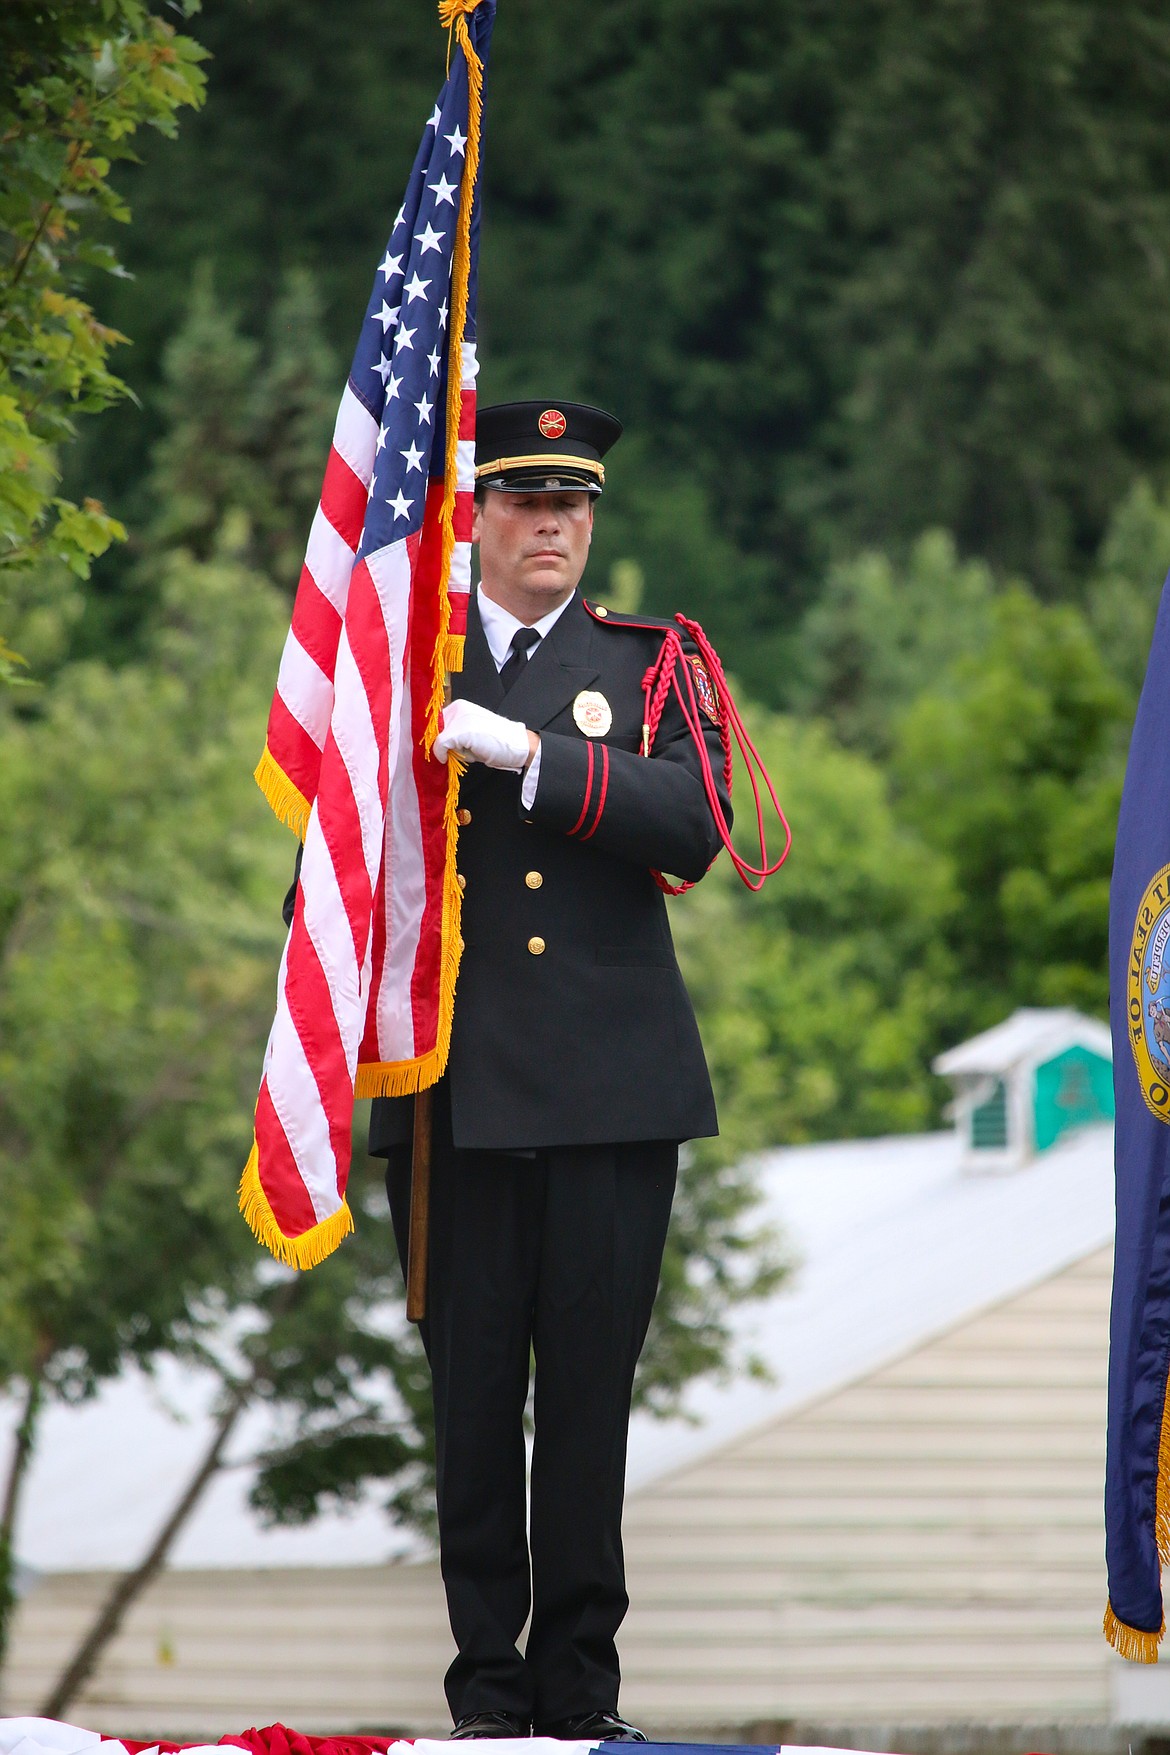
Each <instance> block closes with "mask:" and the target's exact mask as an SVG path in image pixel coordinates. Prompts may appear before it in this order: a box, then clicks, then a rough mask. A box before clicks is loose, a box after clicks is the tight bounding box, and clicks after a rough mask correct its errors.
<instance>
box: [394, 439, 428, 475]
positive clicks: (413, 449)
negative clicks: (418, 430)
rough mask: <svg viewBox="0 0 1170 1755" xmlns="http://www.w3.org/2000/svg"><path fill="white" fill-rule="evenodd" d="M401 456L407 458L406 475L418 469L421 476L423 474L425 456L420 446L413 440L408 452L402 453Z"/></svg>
mask: <svg viewBox="0 0 1170 1755" xmlns="http://www.w3.org/2000/svg"><path fill="white" fill-rule="evenodd" d="M399 455H400V456H402V457H405V458H406V473H407V475H409V474H410V472H411V470H412V469H417V470H418V472H419V474H420V475H421V474H422V459H423V454H422V452H421V451H420V450H419V448H418V446H417V445H416V444H415V443H414V441H413V439H412V440H411V442H410V447H409V449H408V450H406V451H402V452H400V453H399Z"/></svg>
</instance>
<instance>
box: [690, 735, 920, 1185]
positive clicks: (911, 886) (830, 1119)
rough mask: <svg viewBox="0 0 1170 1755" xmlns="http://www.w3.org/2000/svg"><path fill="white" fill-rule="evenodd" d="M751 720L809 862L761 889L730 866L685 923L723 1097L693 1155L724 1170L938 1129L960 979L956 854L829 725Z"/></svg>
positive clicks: (710, 883) (799, 859)
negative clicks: (774, 1154)
mask: <svg viewBox="0 0 1170 1755" xmlns="http://www.w3.org/2000/svg"><path fill="white" fill-rule="evenodd" d="M749 723H750V728H751V730H752V734H753V736H754V737H755V739H756V742H757V745H758V747H759V749H760V751H761V754H762V755H763V757H764V760H765V762H766V764H767V766H768V768H769V770H770V772H771V774H772V776H773V778H774V780H775V782H776V785H777V789H778V791H779V795H780V798H781V800H782V802H783V804H784V806H785V810H786V812H787V814H788V816H789V819H790V821H791V824H792V832H793V848H792V853H791V855H790V857H789V859H788V861H787V863H786V864H785V866H784V867H783V868H782V870H781V872H780V874H779V876H778V877H777V878H775V879H773V880H772V881H771V882H770V883H769V884H768V885H767V886H766V888H765V889H764V890H763V891H762V892H761V893H760V894H759V895H751V894H749V893H748V892H747V891H745V890H744V889H743V888H742V886H741V885H740V884H739V882H738V880H737V879H736V878H735V876H734V873H733V872H732V871H731V868H730V866H729V865H728V864H727V862H726V861H721V862H720V863H719V864H718V865H716V867H715V869H714V871H712V873H711V874H710V876H709V877H708V878H707V879H706V880H705V882H704V884H703V885H702V887H701V888H700V889H699V890H698V891H696V892H695V894H694V895H693V896H688V897H687V898H685V900H684V901H683V902H681V903H679V904H676V906H675V911H674V916H673V926H674V931H675V936H676V941H677V943H678V945H679V951H680V957H681V960H682V965H683V970H684V973H685V975H686V979H687V983H688V986H689V987H690V989H691V992H692V994H693V995H694V997H695V1002H696V1007H697V1010H698V1013H699V1018H700V1023H701V1027H702V1031H703V1039H704V1043H705V1046H706V1049H707V1054H708V1058H709V1060H710V1062H711V1066H712V1072H713V1075H714V1079H715V1086H716V1094H717V1097H718V1100H719V1114H720V1126H721V1130H722V1131H721V1135H720V1138H719V1140H718V1141H712V1142H700V1143H699V1144H698V1145H697V1146H696V1147H695V1148H694V1152H695V1161H696V1163H697V1164H698V1165H699V1166H700V1167H701V1169H703V1170H704V1171H708V1172H709V1171H711V1170H713V1169H716V1168H717V1167H718V1166H719V1165H723V1164H729V1163H730V1164H735V1163H737V1162H739V1160H740V1159H741V1158H742V1157H743V1155H744V1154H745V1153H750V1152H753V1151H759V1150H761V1149H763V1148H764V1147H767V1146H774V1145H776V1144H788V1143H792V1142H795V1141H801V1140H809V1139H839V1138H842V1137H849V1136H852V1135H865V1134H880V1133H890V1132H903V1131H913V1130H915V1129H917V1128H921V1127H924V1126H926V1125H928V1124H929V1122H930V1121H931V1120H932V1119H933V1117H934V1114H935V1109H936V1094H935V1090H934V1087H933V1084H932V1081H931V1078H930V1075H929V1072H928V1071H927V1066H926V1062H927V1057H928V1055H929V1053H930V1051H931V1048H932V1046H933V1044H934V1042H935V1038H936V1035H937V1031H938V1025H939V1019H940V1017H941V1016H942V1015H943V1013H944V1012H945V1010H946V1002H947V990H948V987H949V984H950V981H951V979H952V973H953V963H952V960H951V957H950V955H949V954H948V953H947V951H946V950H945V948H944V947H943V946H942V945H941V943H940V936H941V929H942V927H943V926H944V924H945V923H946V922H947V921H948V919H949V918H950V915H951V912H952V910H953V907H954V902H955V895H954V889H953V885H952V882H951V878H950V873H949V870H948V864H947V861H946V859H945V858H944V857H940V856H939V855H938V854H937V853H935V852H933V851H932V850H931V848H930V847H929V845H928V844H927V843H926V840H925V837H924V836H922V835H921V834H920V833H918V832H917V831H916V830H914V829H913V828H910V827H908V826H906V825H904V824H902V823H900V822H899V821H898V818H897V816H896V814H895V812H894V809H893V805H892V803H891V799H890V796H889V787H888V783H887V780H886V778H885V776H884V775H883V773H882V771H881V770H880V769H879V768H878V767H877V766H876V765H875V764H874V763H873V762H872V761H870V760H869V759H868V758H867V757H865V756H864V755H861V754H860V753H854V752H849V751H845V750H842V749H841V748H840V747H839V746H837V745H835V743H834V742H833V740H832V738H831V737H830V736H829V734H828V733H827V731H826V730H825V729H824V728H823V727H819V726H817V725H803V724H801V723H800V722H799V721H795V720H791V719H785V718H781V717H778V716H774V715H768V714H765V713H762V712H759V711H757V712H755V713H753V714H752V715H751V716H750V721H749ZM741 828H742V815H741Z"/></svg>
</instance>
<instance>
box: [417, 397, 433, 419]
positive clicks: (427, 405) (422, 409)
mask: <svg viewBox="0 0 1170 1755" xmlns="http://www.w3.org/2000/svg"><path fill="white" fill-rule="evenodd" d="M414 406H415V407H416V408H417V409H418V418H419V420H420V421H429V420H430V418H431V410H432V408H434V406H435V405H434V403H433V402H428V401H427V399H426V397H425V395H424V396H422V397H421V398H420V399H419V401H418V402H416V403H415V405H414Z"/></svg>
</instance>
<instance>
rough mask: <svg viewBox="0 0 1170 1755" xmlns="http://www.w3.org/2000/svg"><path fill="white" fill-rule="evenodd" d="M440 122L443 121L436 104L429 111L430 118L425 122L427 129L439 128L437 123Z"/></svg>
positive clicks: (441, 113)
mask: <svg viewBox="0 0 1170 1755" xmlns="http://www.w3.org/2000/svg"><path fill="white" fill-rule="evenodd" d="M442 120H443V112H442V110H441V109H440V108H439V106H438V104H436V105H435V107H434V109H433V110H432V111H431V114H430V118H429V120H428V122H427V127H428V128H437V127H438V126H439V123H440V122H441V121H442Z"/></svg>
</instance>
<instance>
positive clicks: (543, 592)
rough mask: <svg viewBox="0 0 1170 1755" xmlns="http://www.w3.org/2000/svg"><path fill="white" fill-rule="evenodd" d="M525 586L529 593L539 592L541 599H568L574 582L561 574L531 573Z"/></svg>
mask: <svg viewBox="0 0 1170 1755" xmlns="http://www.w3.org/2000/svg"><path fill="white" fill-rule="evenodd" d="M524 584H525V586H526V588H527V589H528V590H529V591H535V592H538V593H539V594H540V596H541V597H548V598H550V599H551V598H560V597H567V596H568V594H569V592H570V591H571V590H572V589H573V583H572V580H571V579H568V578H566V577H565V575H564V573H560V572H557V573H530V574H529V575H528V577H527V578H526V579H525V581H524Z"/></svg>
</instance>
